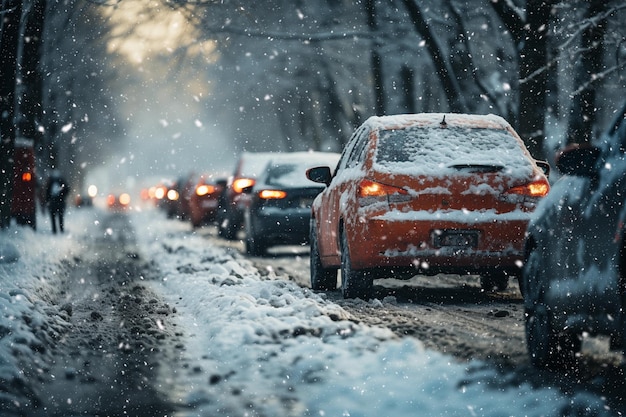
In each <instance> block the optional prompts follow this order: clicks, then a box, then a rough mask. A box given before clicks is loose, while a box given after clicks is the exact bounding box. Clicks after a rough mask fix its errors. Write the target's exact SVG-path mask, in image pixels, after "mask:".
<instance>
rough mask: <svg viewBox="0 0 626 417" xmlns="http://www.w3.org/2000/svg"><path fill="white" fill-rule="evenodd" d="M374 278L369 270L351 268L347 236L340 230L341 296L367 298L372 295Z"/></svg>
mask: <svg viewBox="0 0 626 417" xmlns="http://www.w3.org/2000/svg"><path fill="white" fill-rule="evenodd" d="M373 288H374V280H373V278H372V276H371V273H370V272H369V271H359V270H354V269H352V261H351V260H350V250H349V248H348V237H347V235H346V232H345V230H342V231H341V292H342V294H343V298H361V299H363V300H369V299H370V298H371V296H372V291H373Z"/></svg>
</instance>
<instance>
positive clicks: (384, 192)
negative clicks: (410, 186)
mask: <svg viewBox="0 0 626 417" xmlns="http://www.w3.org/2000/svg"><path fill="white" fill-rule="evenodd" d="M392 194H402V195H407V194H408V193H407V192H406V190H405V189H403V188H399V187H394V186H391V185H386V184H381V183H379V182H375V181H370V180H363V181H361V183H360V184H359V194H358V195H359V197H386V196H388V195H392Z"/></svg>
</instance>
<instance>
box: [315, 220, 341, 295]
mask: <svg viewBox="0 0 626 417" xmlns="http://www.w3.org/2000/svg"><path fill="white" fill-rule="evenodd" d="M316 229H317V228H316V224H315V220H311V230H310V232H309V233H310V236H309V238H310V245H311V288H313V289H314V290H316V291H328V290H334V289H336V288H337V270H335V269H333V268H324V266H322V261H321V259H320V251H319V247H318V244H317V231H316Z"/></svg>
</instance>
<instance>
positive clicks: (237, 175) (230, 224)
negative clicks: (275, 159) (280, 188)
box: [218, 152, 275, 240]
mask: <svg viewBox="0 0 626 417" xmlns="http://www.w3.org/2000/svg"><path fill="white" fill-rule="evenodd" d="M273 155H275V153H273V152H256V153H255V152H243V153H242V154H241V156H240V157H239V160H238V161H237V164H236V165H235V171H234V172H233V175H232V177H230V178H229V180H228V185H227V187H226V190H225V192H224V209H223V210H221V211H220V213H219V216H218V232H219V235H220V236H221V237H223V238H225V239H229V240H233V239H236V238H237V233H238V232H239V231H240V230H241V229H242V227H243V213H244V211H245V209H246V207H247V206H248V204H249V203H250V196H249V195H247V194H244V193H243V192H242V191H243V189H244V188H247V187H251V186H253V185H254V183H255V181H256V178H257V176H258V175H259V173H260V172H261V171H262V170H263V168H264V167H265V166H266V164H267V162H268V161H269V159H270V158H271V157H272V156H273Z"/></svg>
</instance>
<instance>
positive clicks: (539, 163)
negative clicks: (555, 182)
mask: <svg viewBox="0 0 626 417" xmlns="http://www.w3.org/2000/svg"><path fill="white" fill-rule="evenodd" d="M535 163H536V164H537V166H538V167H539V168H540V169H541V170H542V171H543V173H544V174H545V176H546V177H549V176H550V164H549V163H548V162H546V161H535Z"/></svg>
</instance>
